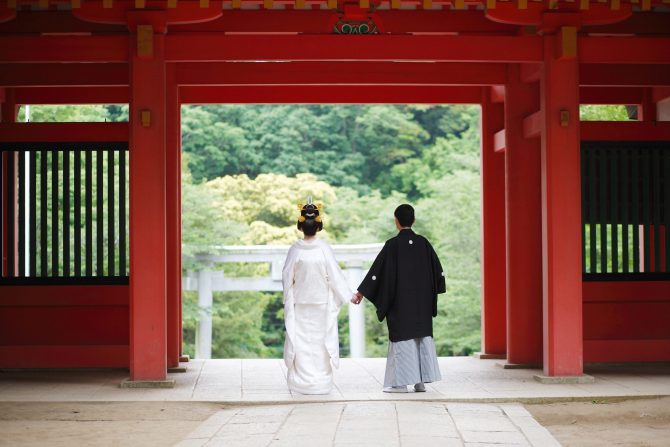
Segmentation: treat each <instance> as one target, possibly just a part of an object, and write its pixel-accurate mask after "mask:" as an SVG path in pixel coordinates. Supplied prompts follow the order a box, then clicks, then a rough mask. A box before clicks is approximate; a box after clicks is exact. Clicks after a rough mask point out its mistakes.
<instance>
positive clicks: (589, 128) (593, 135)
mask: <svg viewBox="0 0 670 447" xmlns="http://www.w3.org/2000/svg"><path fill="white" fill-rule="evenodd" d="M579 131H580V135H581V139H582V141H667V140H670V121H657V122H652V121H619V122H617V121H582V122H581V123H580V129H579Z"/></svg>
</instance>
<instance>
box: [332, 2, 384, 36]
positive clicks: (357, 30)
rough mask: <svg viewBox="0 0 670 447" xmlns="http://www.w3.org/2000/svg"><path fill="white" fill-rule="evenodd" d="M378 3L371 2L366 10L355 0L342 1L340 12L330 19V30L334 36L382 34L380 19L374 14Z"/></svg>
mask: <svg viewBox="0 0 670 447" xmlns="http://www.w3.org/2000/svg"><path fill="white" fill-rule="evenodd" d="M379 3H380V2H379V0H373V1H372V3H371V4H370V6H369V7H368V8H363V7H362V6H361V5H360V4H359V2H358V1H357V0H356V1H352V0H343V2H342V8H341V12H338V13H336V14H334V15H333V16H332V17H331V19H330V23H331V26H330V29H331V30H332V32H333V33H334V34H379V33H381V32H383V26H382V23H381V19H380V18H379V16H378V15H377V14H375V13H374V10H375V8H376V7H377V6H378V4H379ZM394 9H395V8H394Z"/></svg>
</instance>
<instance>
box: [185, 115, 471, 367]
mask: <svg viewBox="0 0 670 447" xmlns="http://www.w3.org/2000/svg"><path fill="white" fill-rule="evenodd" d="M478 115H479V114H478V110H477V108H475V107H463V106H459V107H427V106H346V107H329V106H277V107H269V106H244V107H234V106H218V107H212V106H208V107H201V106H198V107H187V108H184V111H183V124H184V128H183V132H184V136H183V140H184V151H185V154H184V165H183V167H182V169H183V171H184V174H183V184H182V188H183V197H184V199H183V213H184V214H183V242H184V247H185V248H184V253H185V254H188V255H192V254H195V253H197V252H199V251H203V250H209V251H210V252H211V251H212V245H222V244H290V243H292V242H293V241H295V240H296V239H297V238H298V237H300V233H299V232H298V231H297V229H296V228H295V219H296V217H297V209H296V204H297V203H300V202H303V201H304V200H305V198H306V197H307V196H308V195H312V196H314V197H315V199H316V200H317V201H322V202H323V203H324V204H325V212H324V213H323V219H324V227H325V229H324V231H323V232H322V233H321V234H320V237H322V238H324V239H327V240H329V241H330V242H331V243H350V244H353V243H369V242H380V241H384V240H386V239H388V238H390V237H392V236H393V235H394V234H395V233H396V229H395V226H394V223H393V210H394V209H395V207H396V206H397V205H398V204H400V203H403V202H409V203H412V204H413V205H415V207H416V210H417V223H416V227H415V228H416V230H417V232H419V233H421V234H424V235H425V236H427V237H428V238H429V239H430V240H431V242H432V243H433V245H434V247H435V249H436V251H437V252H438V254H439V256H440V259H441V260H442V263H443V266H444V269H445V272H446V274H447V284H448V290H447V293H446V294H445V295H441V296H440V301H439V315H438V318H436V319H435V326H434V329H435V330H434V332H435V340H436V343H437V347H438V351H439V354H440V355H455V354H461V355H462V354H469V353H471V352H473V351H475V350H478V349H479V346H480V279H479V275H480V260H479V254H480V235H479V200H480V199H479V197H480V192H479V190H480V178H479V126H478ZM191 173H192V176H191ZM185 263H186V265H187V266H188V267H189V268H194V267H195V265H194V264H193V263H192V262H187V261H186V260H185ZM217 268H221V266H219V267H217ZM263 269H265V270H263ZM225 274H226V276H252V275H254V274H255V275H264V274H267V267H266V266H265V267H264V266H263V265H258V264H247V265H240V264H233V265H231V264H227V265H226V266H225ZM233 297H235V298H233ZM237 299H239V300H240V302H239V303H234V301H235V300H237ZM251 302H253V303H254V306H252V305H251ZM364 303H365V304H363V305H364V306H365V315H366V331H367V346H366V353H367V355H368V356H384V355H386V349H387V342H388V333H387V329H386V324H385V323H383V324H380V323H379V322H378V321H377V318H376V315H375V312H374V308H373V306H372V305H371V304H370V303H366V302H364ZM186 306H187V307H186V308H188V306H189V304H186ZM214 308H215V311H214V312H215V315H214V325H215V328H217V329H215V332H216V334H217V335H216V336H215V340H214V345H215V348H214V351H215V352H214V354H215V355H220V356H224V357H230V356H238V357H239V356H252V357H253V356H270V357H279V356H281V354H282V349H283V341H284V325H283V304H282V299H281V294H271V293H261V292H245V293H244V294H239V293H224V294H220V298H218V299H216V300H215V305H214ZM189 309H190V308H189ZM194 312H195V315H196V316H197V304H196V306H195V311H194ZM184 313H185V314H186V311H184ZM252 315H253V318H252V319H253V323H252V321H250V316H252ZM224 316H225V318H224ZM347 319H348V311H347V306H344V308H343V310H342V311H341V312H340V316H339V334H340V347H341V355H343V356H346V355H348V349H349V346H348V345H349V333H348V320H347ZM187 321H188V324H187ZM240 321H244V322H245V323H244V326H242V325H241V324H239V323H240ZM184 327H185V335H184V340H185V342H186V343H187V346H189V348H188V349H189V350H192V349H193V348H192V345H191V343H192V342H191V341H190V340H192V338H190V337H191V335H189V334H190V333H191V331H194V328H195V320H190V319H187V318H186V317H185V321H184ZM242 327H244V328H246V327H248V328H249V329H248V330H247V329H242ZM224 334H226V335H225V336H224ZM226 337H227V338H226ZM221 344H224V345H226V346H223V345H221ZM230 344H232V345H235V346H228V345H230Z"/></svg>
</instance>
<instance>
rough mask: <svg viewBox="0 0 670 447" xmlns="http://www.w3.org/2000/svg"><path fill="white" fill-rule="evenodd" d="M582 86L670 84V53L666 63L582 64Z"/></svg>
mask: <svg viewBox="0 0 670 447" xmlns="http://www.w3.org/2000/svg"><path fill="white" fill-rule="evenodd" d="M668 44H669V45H670V41H668ZM579 84H580V85H582V86H603V87H606V86H611V87H616V86H618V87H653V86H668V85H670V54H669V56H668V60H667V61H666V65H650V64H645V65H633V64H613V65H604V64H581V65H580V66H579Z"/></svg>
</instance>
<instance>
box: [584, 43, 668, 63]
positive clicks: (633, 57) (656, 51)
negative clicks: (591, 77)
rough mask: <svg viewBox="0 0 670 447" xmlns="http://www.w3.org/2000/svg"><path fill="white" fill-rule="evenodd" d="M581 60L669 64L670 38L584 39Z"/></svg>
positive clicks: (590, 61)
mask: <svg viewBox="0 0 670 447" xmlns="http://www.w3.org/2000/svg"><path fill="white" fill-rule="evenodd" d="M577 45H578V52H577V54H578V55H579V60H580V61H581V62H585V63H590V64H668V62H670V38H669V37H583V38H580V39H578V42H577Z"/></svg>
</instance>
